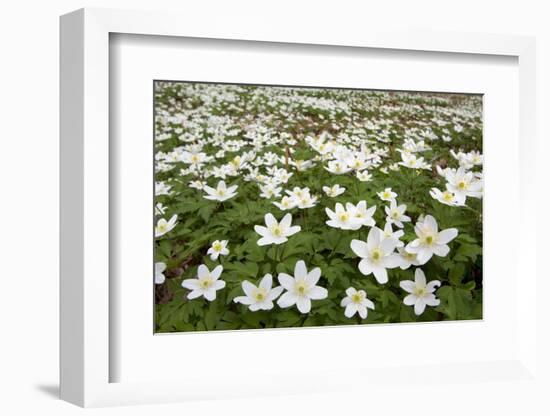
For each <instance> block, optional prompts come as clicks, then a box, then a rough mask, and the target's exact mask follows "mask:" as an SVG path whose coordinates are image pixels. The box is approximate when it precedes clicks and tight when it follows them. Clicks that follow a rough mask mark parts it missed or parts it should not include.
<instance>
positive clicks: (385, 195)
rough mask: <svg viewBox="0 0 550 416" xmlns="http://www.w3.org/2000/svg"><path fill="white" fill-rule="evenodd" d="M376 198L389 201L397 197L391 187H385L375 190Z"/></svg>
mask: <svg viewBox="0 0 550 416" xmlns="http://www.w3.org/2000/svg"><path fill="white" fill-rule="evenodd" d="M376 195H378V198H380V199H381V200H382V201H391V200H392V199H395V198H397V194H396V193H395V192H392V190H391V188H386V189H384V190H383V191H380V192H377V193H376Z"/></svg>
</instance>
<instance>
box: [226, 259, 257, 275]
mask: <svg viewBox="0 0 550 416" xmlns="http://www.w3.org/2000/svg"><path fill="white" fill-rule="evenodd" d="M224 267H225V268H226V269H227V270H235V271H238V272H239V273H242V274H243V275H244V276H249V277H256V276H257V275H258V264H257V263H252V262H246V263H240V262H238V261H237V262H234V263H226V264H224Z"/></svg>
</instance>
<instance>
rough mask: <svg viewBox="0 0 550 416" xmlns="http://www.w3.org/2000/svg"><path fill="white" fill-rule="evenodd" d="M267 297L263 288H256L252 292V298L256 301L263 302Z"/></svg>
mask: <svg viewBox="0 0 550 416" xmlns="http://www.w3.org/2000/svg"><path fill="white" fill-rule="evenodd" d="M266 297H267V294H266V292H265V289H262V288H260V289H258V290H256V292H255V293H254V299H256V300H257V301H258V302H263V301H264V300H265V299H266Z"/></svg>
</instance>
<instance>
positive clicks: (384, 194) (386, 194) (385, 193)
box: [382, 191, 391, 199]
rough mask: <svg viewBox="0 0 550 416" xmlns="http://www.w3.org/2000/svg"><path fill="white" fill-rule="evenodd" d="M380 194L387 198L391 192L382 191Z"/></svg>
mask: <svg viewBox="0 0 550 416" xmlns="http://www.w3.org/2000/svg"><path fill="white" fill-rule="evenodd" d="M382 196H383V197H384V198H386V199H387V198H390V197H391V194H390V193H389V192H386V191H384V193H383V194H382Z"/></svg>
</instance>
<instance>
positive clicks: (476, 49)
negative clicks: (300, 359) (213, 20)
mask: <svg viewBox="0 0 550 416" xmlns="http://www.w3.org/2000/svg"><path fill="white" fill-rule="evenodd" d="M182 21H184V22H185V24H182ZM234 27H235V22H234V21H232V22H229V21H228V22H227V23H226V24H225V25H224V24H217V25H216V26H215V27H210V26H208V25H205V24H204V22H203V21H201V19H196V20H194V19H189V18H188V17H186V16H179V15H177V14H172V13H151V12H136V11H119V10H107V9H82V10H78V11H76V12H73V13H71V14H68V15H65V16H63V17H62V18H61V236H60V237H61V339H60V347H61V356H60V358H61V389H60V394H61V398H62V399H64V400H67V401H69V402H72V403H75V404H77V405H80V406H85V407H88V406H107V405H118V404H138V403H159V402H167V401H182V400H192V399H197V398H211V397H238V396H247V395H261V394H273V392H271V393H270V392H267V391H266V389H265V388H263V387H262V385H261V383H260V384H258V385H256V384H255V383H248V384H241V385H238V384H237V385H236V386H235V387H233V388H228V389H226V390H223V391H222V389H221V388H220V387H219V386H218V387H216V386H214V387H215V388H214V390H213V391H209V392H208V393H207V394H206V393H204V394H202V393H201V389H200V386H201V383H205V380H204V378H203V379H202V380H200V377H199V378H197V376H196V375H191V376H190V378H189V380H190V381H189V382H191V380H192V382H193V383H194V385H195V386H198V387H197V388H196V389H192V388H182V386H183V385H182V384H178V383H174V382H163V381H159V382H152V381H151V382H140V383H137V382H132V383H126V382H118V383H114V382H110V372H109V368H110V363H111V362H112V361H113V360H115V359H117V357H115V356H113V354H112V352H111V351H110V349H109V345H110V343H109V337H110V333H109V324H110V313H109V308H110V306H111V307H112V305H110V302H112V299H111V298H110V297H109V274H110V258H109V255H110V253H109V226H110V211H109V210H110V207H109V199H110V198H109V184H110V174H109V172H110V168H112V166H110V163H112V161H111V160H110V159H109V94H110V89H109V88H110V87H109V36H110V34H113V33H123V34H138V35H148V36H172V37H187V38H207V39H226V40H235V41H237V40H238V41H251V42H252V41H256V42H258V41H260V42H278V43H281V44H282V45H283V47H284V44H306V45H332V46H335V47H356V48H382V49H389V50H410V51H431V52H438V53H455V54H484V55H505V56H511V57H516V58H517V59H518V67H519V136H518V137H520V139H521V143H520V147H519V152H520V154H519V163H520V167H521V171H520V174H521V177H520V178H519V181H520V189H519V191H518V196H519V198H520V211H521V212H523V213H524V214H525V215H522V216H521V218H522V219H521V220H520V221H532V218H533V215H532V212H531V210H530V207H531V206H534V205H535V204H536V201H535V199H534V198H535V195H536V192H534V189H535V183H534V181H531V180H530V179H529V178H531V177H532V176H533V172H534V169H535V163H534V161H535V155H536V132H535V130H534V129H535V124H536V123H535V120H534V117H535V114H536V111H535V91H536V77H535V40H534V39H533V38H530V37H519V36H510V35H487V34H471V33H437V34H434V33H430V32H428V31H426V32H422V31H414V32H411V31H407V32H404V31H399V30H394V29H393V28H389V29H388V30H387V31H384V32H382V31H379V30H369V29H363V28H355V29H354V28H350V29H349V30H348V31H341V32H338V33H332V34H330V35H329V34H327V33H326V32H325V31H324V30H323V28H320V27H315V26H314V25H311V26H308V28H307V30H304V28H300V29H299V28H286V29H285V30H284V31H282V30H280V28H279V26H278V25H272V26H271V25H263V26H261V28H260V27H254V28H250V29H247V30H244V31H242V33H235V31H234ZM243 27H244V26H243ZM523 218H525V220H524V219H523ZM522 230H524V231H523V233H524V234H523V238H525V239H527V240H530V241H535V240H536V230H535V229H534V228H533V227H529V226H527V223H526V224H525V226H524V227H522ZM518 255H519V260H518V262H519V263H521V264H522V265H526V266H525V268H524V269H523V273H524V275H523V276H522V285H525V286H526V287H529V288H530V290H529V291H526V290H523V291H519V292H518V304H517V305H516V306H517V317H518V320H520V322H521V325H520V326H519V331H518V339H517V342H518V345H517V349H516V351H517V354H514V355H513V356H510V357H509V359H507V360H500V361H498V362H497V361H495V362H491V361H488V362H483V363H472V364H468V365H465V364H460V365H457V364H455V363H452V362H448V363H445V362H442V363H441V364H440V365H438V366H430V365H427V366H419V367H421V368H420V369H417V370H418V372H416V373H415V372H414V371H412V370H411V369H400V368H391V369H388V368H381V369H379V370H378V371H375V370H372V369H371V374H373V375H374V376H373V377H376V378H377V379H378V380H380V379H383V380H387V381H386V382H388V381H389V380H391V379H392V378H395V377H404V379H405V380H406V381H405V382H404V383H405V384H407V383H408V385H411V386H412V384H413V383H414V382H415V380H416V381H418V379H417V378H416V377H417V375H418V374H424V378H422V379H421V380H420V381H419V382H420V383H429V381H430V378H431V377H432V376H433V375H434V374H438V373H439V372H441V371H443V370H444V369H448V370H449V371H451V372H452V373H453V375H454V376H455V377H458V378H459V379H460V378H461V377H462V380H463V381H471V382H480V381H483V380H487V379H488V380H495V379H498V377H499V374H500V375H501V377H502V378H503V379H506V380H517V382H518V383H519V382H521V381H524V380H531V382H534V383H537V382H538V381H537V380H538V379H537V371H536V370H537V361H536V348H537V337H536V332H537V326H536V321H534V320H533V319H532V317H533V316H535V311H536V306H537V303H536V298H535V293H536V290H535V288H536V283H537V282H536V280H537V278H540V276H538V275H537V270H536V267H535V261H533V260H534V253H533V252H531V251H529V250H528V249H527V247H520V248H518ZM331 371H335V373H334V375H333V378H335V379H338V375H339V373H338V371H337V370H331ZM407 374H409V375H411V374H415V375H413V376H412V377H409V378H407V376H406V375H407ZM472 374H473V375H474V377H473V380H472V377H471V376H472ZM389 375H390V376H389ZM274 382H278V384H282V383H283V379H282V378H281V379H280V380H275V381H274ZM284 383H285V388H284V389H283V388H281V392H283V391H284V392H289V393H292V392H295V393H299V392H323V391H325V392H326V391H334V390H338V389H341V388H347V386H345V385H342V384H340V383H338V382H335V383H317V384H313V385H310V386H308V387H307V388H304V387H303V386H302V385H301V384H300V383H299V382H293V381H292V380H285V381H284ZM383 383H384V382H382V384H383ZM187 387H189V386H188V385H187ZM243 387H246V392H243V391H242V390H243ZM369 388H371V387H369Z"/></svg>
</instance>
